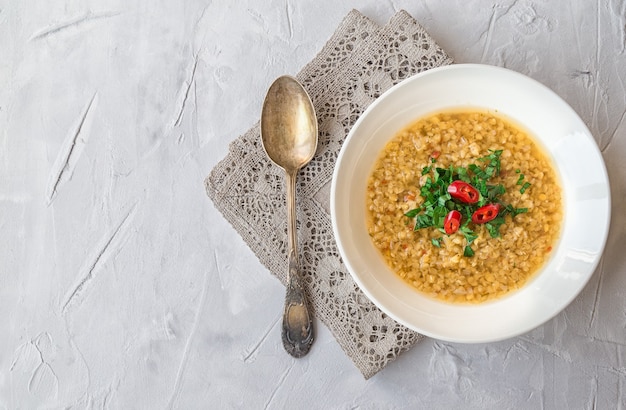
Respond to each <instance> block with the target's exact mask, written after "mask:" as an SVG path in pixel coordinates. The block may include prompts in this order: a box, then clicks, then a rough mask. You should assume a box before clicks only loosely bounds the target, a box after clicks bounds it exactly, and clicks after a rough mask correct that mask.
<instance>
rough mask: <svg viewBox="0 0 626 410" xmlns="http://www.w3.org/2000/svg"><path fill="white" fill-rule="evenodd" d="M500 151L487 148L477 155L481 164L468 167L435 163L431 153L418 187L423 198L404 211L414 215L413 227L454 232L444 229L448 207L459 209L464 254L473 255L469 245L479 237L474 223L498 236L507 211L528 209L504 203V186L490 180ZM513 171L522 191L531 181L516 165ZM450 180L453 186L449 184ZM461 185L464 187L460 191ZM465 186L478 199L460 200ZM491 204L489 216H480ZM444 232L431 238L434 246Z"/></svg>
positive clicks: (497, 172)
mask: <svg viewBox="0 0 626 410" xmlns="http://www.w3.org/2000/svg"><path fill="white" fill-rule="evenodd" d="M501 155H502V150H489V153H488V155H486V156H484V157H481V158H479V159H478V161H479V163H480V165H479V164H470V165H469V166H467V167H455V166H453V165H450V166H449V167H448V168H441V167H438V166H436V165H435V163H436V159H435V158H432V157H431V158H430V162H431V163H430V165H429V166H426V167H424V168H423V169H422V176H426V180H425V183H424V184H423V185H422V187H421V189H420V195H421V197H422V199H423V202H422V204H421V205H420V207H419V208H415V209H412V210H410V211H408V212H406V213H405V214H404V215H405V216H407V217H408V218H412V219H413V218H414V220H415V225H414V230H419V229H425V228H435V229H438V230H439V231H441V232H442V234H443V235H454V233H451V234H447V233H446V231H445V230H444V219H445V218H446V216H447V215H448V213H450V212H451V211H458V212H460V214H461V223H460V226H459V227H458V233H460V234H461V235H463V237H464V238H465V248H464V251H463V255H464V256H467V257H471V256H473V255H474V250H473V249H472V246H471V245H472V243H473V242H474V240H475V239H476V238H478V235H477V234H476V232H474V229H475V228H476V224H477V223H481V224H483V225H485V228H486V229H487V231H488V232H489V235H490V236H491V237H492V238H498V237H500V227H501V226H502V225H503V224H504V223H505V222H506V216H507V215H510V216H511V217H512V218H514V217H515V216H517V215H519V214H522V213H526V212H528V208H516V207H514V206H513V205H511V204H506V203H504V202H503V201H502V195H504V194H505V193H506V188H505V187H504V185H502V184H499V183H494V182H493V181H492V180H493V179H494V178H495V177H498V176H500V170H501V163H500V156H501ZM515 172H516V173H517V174H519V178H518V181H517V185H521V189H520V193H522V194H523V193H524V192H525V191H526V190H527V189H528V188H529V187H530V183H529V182H524V174H522V173H521V171H520V170H519V169H517V170H515ZM461 181H462V182H461ZM451 184H452V185H453V187H450V185H451ZM468 185H469V187H468ZM464 187H465V188H464ZM452 188H454V189H452ZM463 189H465V190H466V191H465V192H459V190H463ZM467 190H474V191H473V192H474V193H475V192H476V191H477V192H478V194H479V197H478V200H477V201H476V196H475V195H474V197H473V198H474V199H473V201H474V202H472V201H470V200H469V197H467V200H463V198H464V197H463V193H465V194H467V193H468V192H467ZM450 193H452V195H454V197H453V196H452V195H451V194H450ZM470 202H471V203H470ZM494 206H495V207H496V208H494ZM490 207H491V208H492V209H495V210H496V211H493V212H492V213H491V214H489V216H488V217H487V218H488V219H481V218H485V216H484V215H486V214H485V212H487V211H486V210H487V209H488V208H490ZM481 212H482V213H483V215H482V216H481V215H479V216H478V217H477V216H476V215H477V214H480V213H481ZM457 217H458V214H457ZM473 219H474V221H473ZM457 226H458V225H457ZM447 232H451V231H447ZM443 235H442V236H440V237H437V238H431V243H432V244H433V246H436V247H438V248H440V247H441V246H443V245H444V242H443V238H444V236H443Z"/></svg>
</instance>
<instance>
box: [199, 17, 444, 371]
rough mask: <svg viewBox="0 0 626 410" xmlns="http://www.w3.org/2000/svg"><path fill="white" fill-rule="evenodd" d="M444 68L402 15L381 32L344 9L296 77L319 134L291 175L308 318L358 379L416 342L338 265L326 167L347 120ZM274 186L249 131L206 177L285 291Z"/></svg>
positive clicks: (278, 193) (283, 235)
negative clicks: (311, 153)
mask: <svg viewBox="0 0 626 410" xmlns="http://www.w3.org/2000/svg"><path fill="white" fill-rule="evenodd" d="M450 63H452V59H451V58H450V57H449V56H448V55H447V54H446V53H445V52H444V51H443V50H442V49H441V48H439V46H437V44H436V43H435V42H434V41H433V40H432V39H431V38H430V36H429V35H428V33H426V31H425V30H424V29H423V28H422V27H421V26H420V25H419V24H418V23H417V22H416V21H415V20H414V19H413V18H412V17H411V16H410V15H409V14H408V13H406V12H405V11H401V12H398V13H397V14H396V15H394V16H393V18H392V19H391V20H390V21H389V22H388V23H387V24H386V25H385V26H383V27H380V26H379V25H377V24H376V23H374V22H372V21H371V20H369V19H368V18H366V17H365V16H363V15H362V14H360V13H359V12H358V11H355V10H353V11H352V12H350V13H349V14H348V15H347V16H346V17H345V19H344V20H343V21H342V23H341V25H340V26H339V27H338V29H337V31H336V32H335V33H334V34H333V36H332V37H331V38H330V39H329V40H328V42H327V44H326V45H325V46H324V48H323V49H322V50H321V51H320V53H319V54H318V55H317V56H316V57H315V58H314V59H313V61H311V62H310V63H309V64H308V65H307V66H306V67H304V68H303V69H302V71H300V73H298V74H297V78H298V79H299V80H300V81H301V82H302V84H303V85H304V87H305V88H306V89H307V91H308V92H309V94H310V95H311V99H312V100H313V104H314V106H315V110H316V113H317V118H318V123H319V131H320V133H319V143H318V149H317V153H316V155H315V157H314V158H313V160H312V161H311V163H309V165H307V166H306V167H305V168H304V169H303V170H302V171H301V172H300V174H299V175H298V183H297V219H298V245H299V253H300V263H301V269H302V275H303V277H304V280H305V282H306V284H307V286H308V292H309V299H310V300H311V303H312V306H313V309H314V315H315V317H316V318H319V319H320V320H321V321H322V322H323V323H324V324H325V325H326V326H328V328H329V329H330V330H331V332H332V333H333V335H334V336H335V338H336V339H337V342H338V343H339V344H340V345H341V347H342V348H343V350H344V351H345V352H346V354H347V355H348V356H349V357H350V359H352V361H353V362H354V364H355V365H356V366H357V368H358V369H359V370H360V371H361V372H362V373H363V376H364V377H365V378H369V377H371V376H372V375H374V374H375V373H376V372H378V371H379V370H381V369H382V368H384V367H385V366H386V365H387V364H388V363H389V362H391V361H393V360H394V359H395V358H396V357H398V355H400V354H401V353H402V352H404V351H406V350H407V349H409V348H410V347H411V346H412V345H413V344H415V343H416V342H417V341H419V340H420V339H421V335H419V334H417V333H415V332H413V331H411V330H409V329H407V328H406V327H404V326H402V325H400V324H398V323H397V322H395V321H394V320H392V319H391V318H390V317H388V316H387V315H385V314H384V313H382V312H381V311H380V310H379V309H378V308H376V306H374V305H373V304H372V303H371V302H370V301H369V300H368V299H367V297H365V296H364V294H363V293H362V292H361V291H360V290H359V288H358V287H357V285H356V284H355V283H354V281H353V280H352V278H351V276H350V274H349V273H348V271H347V270H346V268H345V266H344V265H343V263H342V261H341V257H340V256H339V253H338V251H337V246H336V244H335V240H334V238H333V232H332V226H331V220H330V213H329V201H330V196H329V192H330V181H331V178H332V173H333V168H334V166H335V160H336V158H337V154H338V153H339V150H340V149H341V144H342V143H343V141H344V139H345V137H346V135H347V134H348V131H349V130H350V128H351V127H352V125H353V124H354V122H355V121H356V119H357V118H358V117H359V116H360V115H361V114H362V113H363V111H364V110H365V109H366V108H367V106H368V105H370V104H371V103H372V102H373V101H374V100H375V99H376V98H377V97H379V96H380V95H381V94H382V93H383V92H384V91H385V90H387V89H388V88H390V87H391V86H392V85H394V84H396V83H398V82H399V81H401V80H403V79H405V78H407V77H410V76H411V75H413V74H415V73H419V72H421V71H424V70H427V69H429V68H433V67H438V66H442V65H446V64H450ZM259 114H260V113H259ZM283 181H284V176H283V171H282V169H279V168H278V167H276V166H275V165H273V164H272V163H271V162H270V161H269V159H267V157H266V155H265V152H264V151H263V147H262V145H261V140H260V136H259V126H258V123H257V125H256V126H254V127H253V128H251V129H250V130H249V131H248V132H246V133H245V134H244V135H242V136H240V137H239V138H237V139H236V140H235V141H233V142H232V144H231V145H230V150H229V153H228V155H227V157H226V158H224V159H223V160H222V161H221V162H220V163H219V164H217V166H216V167H215V168H214V169H213V170H212V172H211V174H210V175H209V176H208V178H207V180H206V189H207V193H208V195H209V197H210V198H211V199H212V200H213V202H214V204H215V206H216V207H217V209H219V210H220V212H222V214H223V215H224V217H225V218H226V219H227V220H228V221H229V222H230V223H231V224H232V226H233V227H234V228H235V230H236V231H237V232H238V233H239V234H240V235H241V236H242V237H243V239H244V240H245V241H246V243H247V244H248V246H250V248H251V249H252V250H253V251H254V253H255V254H256V255H257V257H258V258H259V260H260V261H261V263H262V264H263V265H265V266H266V267H267V268H268V269H269V271H270V272H271V273H272V274H274V275H275V276H277V277H278V279H280V281H281V282H282V283H283V284H285V283H286V274H287V253H286V250H287V225H286V219H287V218H286V210H285V189H284V182H283ZM314 350H315V345H314V346H313V351H314Z"/></svg>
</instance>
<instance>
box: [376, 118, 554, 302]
mask: <svg viewBox="0 0 626 410" xmlns="http://www.w3.org/2000/svg"><path fill="white" fill-rule="evenodd" d="M494 150H501V154H500V160H501V168H500V173H499V175H498V176H497V177H496V178H495V179H497V180H498V183H499V184H501V185H503V186H504V188H505V190H506V191H505V192H504V193H503V194H502V200H503V201H504V202H506V203H508V204H512V205H513V206H514V207H517V208H524V209H525V210H527V212H525V213H520V214H517V215H515V216H514V217H511V215H508V216H507V217H506V222H505V223H504V224H502V225H501V226H500V227H499V237H492V235H490V233H489V232H488V230H487V228H486V227H485V225H481V224H477V225H472V229H473V233H474V234H475V235H476V238H475V239H474V240H473V242H472V248H473V251H472V253H473V255H472V256H464V249H465V248H466V246H468V244H467V238H466V237H464V236H463V235H461V234H460V232H456V233H452V234H450V235H448V234H446V233H445V232H442V230H440V229H436V228H429V229H414V222H413V221H412V220H411V219H410V218H409V217H407V216H405V215H404V214H405V213H406V212H408V211H410V210H412V209H415V208H419V207H420V206H421V205H422V202H423V198H422V197H421V195H420V189H421V187H422V186H423V185H424V184H425V183H426V179H427V178H428V176H427V175H423V172H422V171H423V170H424V169H425V167H429V166H430V165H432V164H433V163H434V162H436V165H437V166H438V167H442V168H446V167H450V166H451V165H452V166H454V167H467V166H469V165H470V164H475V163H479V159H480V158H483V157H484V156H485V155H486V154H487V153H488V152H493V151H494ZM434 158H436V160H434ZM520 174H522V176H523V178H524V183H525V184H526V187H527V189H520V188H521V187H520V180H521V179H522V178H521V177H520ZM366 207H367V209H366V215H367V221H366V223H367V229H368V232H369V235H370V237H371V239H372V241H373V243H374V245H375V246H376V248H378V250H379V251H380V253H381V254H382V256H383V257H384V259H385V261H386V263H387V265H388V266H389V267H390V268H391V269H392V270H393V271H394V272H395V273H396V274H397V275H399V276H400V277H401V278H402V279H403V280H404V281H406V282H407V283H409V284H410V285H411V286H413V287H414V288H416V289H417V290H419V291H421V292H423V293H425V294H427V295H430V296H432V297H434V298H437V299H440V300H444V301H447V302H454V303H480V302H484V301H487V300H492V299H495V298H498V297H501V296H503V295H505V294H507V293H509V292H511V291H513V290H516V289H519V288H521V287H522V286H523V285H524V284H525V283H527V282H528V280H529V279H530V278H531V277H532V276H533V274H534V273H536V272H537V271H538V270H539V269H540V268H541V267H542V266H543V265H544V264H545V262H546V261H547V260H548V258H549V256H550V253H551V250H552V247H553V246H554V245H555V242H556V240H557V238H558V236H559V232H560V227H561V221H562V216H563V209H562V198H561V188H560V185H559V182H558V178H557V175H556V172H555V170H554V168H553V166H552V164H551V160H550V159H549V158H548V156H547V155H546V154H545V153H544V152H543V150H542V149H541V148H540V147H539V146H538V145H537V144H536V143H535V141H534V140H533V139H531V138H530V137H529V135H528V134H527V133H526V132H525V131H523V130H522V129H521V128H519V127H517V126H514V125H513V124H512V123H511V122H510V121H508V120H506V119H505V118H503V117H500V116H498V115H494V114H493V113H487V112H482V111H451V112H440V113H436V114H434V115H430V116H428V117H425V118H422V119H420V120H419V121H417V122H415V123H414V124H411V125H410V126H408V127H407V128H405V129H403V130H402V131H400V132H399V133H398V134H397V135H396V136H394V138H393V139H392V140H391V141H390V142H388V143H387V145H386V146H385V148H384V149H383V151H382V152H381V154H380V156H379V158H378V160H377V161H376V163H375V165H374V167H373V170H372V173H371V175H370V177H369V179H368V185H367V195H366ZM435 244H436V246H435Z"/></svg>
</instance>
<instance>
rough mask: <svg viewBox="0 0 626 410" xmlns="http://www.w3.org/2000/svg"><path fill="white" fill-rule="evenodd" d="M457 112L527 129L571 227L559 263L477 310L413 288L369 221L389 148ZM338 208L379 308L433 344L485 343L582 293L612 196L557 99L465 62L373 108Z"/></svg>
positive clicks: (345, 238) (342, 166) (422, 77)
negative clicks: (421, 122)
mask: <svg viewBox="0 0 626 410" xmlns="http://www.w3.org/2000/svg"><path fill="white" fill-rule="evenodd" d="M455 107H476V108H482V109H488V110H492V111H497V112H499V113H501V114H503V115H504V116H505V117H508V118H510V119H512V120H513V121H514V122H517V123H519V124H521V125H522V126H523V127H524V128H526V130H528V131H529V132H530V133H531V136H534V137H535V138H536V139H538V140H539V142H540V144H541V145H543V146H544V148H545V149H546V150H547V151H548V152H549V153H550V154H551V156H552V159H553V162H554V164H555V166H556V168H557V172H558V174H559V176H560V179H561V182H562V185H563V186H562V188H563V200H564V205H565V212H564V218H563V226H562V229H561V238H560V240H559V242H558V244H557V246H556V248H555V249H554V250H553V254H552V256H551V259H550V260H549V261H548V262H547V263H546V265H544V267H543V269H542V270H541V271H540V272H539V273H538V274H537V275H535V276H534V278H533V279H532V280H530V281H529V282H528V283H527V284H526V285H525V286H524V287H523V288H522V289H520V290H518V291H516V292H512V293H511V294H510V295H508V296H505V297H502V298H500V299H497V300H495V301H492V302H486V303H482V304H477V305H461V304H450V303H446V302H443V301H438V300H434V299H433V298H430V297H428V296H425V295H423V294H421V293H419V292H418V291H417V290H415V289H414V288H412V287H411V286H410V285H408V284H407V283H405V282H404V281H403V280H402V279H401V278H400V277H398V276H397V275H396V274H395V273H394V272H392V271H391V270H390V268H389V267H388V266H387V265H386V263H385V261H384V260H383V257H382V256H381V255H380V253H379V251H378V250H377V249H376V248H375V247H374V245H373V244H372V242H371V240H370V237H369V235H368V232H367V227H366V223H365V221H366V209H365V192H366V184H367V179H368V177H369V175H370V172H371V170H372V167H373V164H374V162H375V160H376V159H377V158H378V156H379V154H380V152H381V150H382V149H383V147H384V145H385V143H386V142H387V141H389V140H390V139H391V138H392V137H393V136H394V135H395V134H396V133H397V132H398V131H399V130H401V129H402V128H404V127H406V126H407V125H409V124H410V123H412V122H414V121H415V120H417V119H418V118H420V117H422V116H424V115H427V114H430V113H432V112H436V111H441V110H444V109H448V108H455ZM330 206H331V216H332V223H333V231H334V234H335V239H336V241H337V245H338V247H339V251H340V253H341V256H342V258H343V261H344V263H345V264H346V267H347V268H348V270H349V271H350V273H351V274H352V277H353V278H354V280H355V281H356V283H357V284H358V285H359V287H360V288H361V290H362V291H363V292H364V293H365V294H366V295H367V296H368V297H369V299H371V300H372V301H373V302H374V304H376V305H377V306H378V307H379V308H380V309H381V310H382V311H383V312H385V313H386V314H388V315H389V316H391V317H392V318H394V319H395V320H396V321H398V322H400V323H402V324H404V325H405V326H407V327H409V328H411V329H414V330H416V331H417V332H419V333H422V334H424V335H426V336H430V337H433V338H437V339H441V340H446V341H453V342H461V343H477V342H490V341H497V340H502V339H506V338H510V337H513V336H517V335H520V334H522V333H525V332H527V331H529V330H531V329H533V328H535V327H537V326H539V325H541V324H543V323H545V322H546V321H548V320H549V319H551V318H552V317H554V316H555V315H556V314H558V313H559V312H560V311H561V310H562V309H564V308H565V307H566V306H567V305H568V304H569V303H570V302H571V301H572V300H573V299H574V298H575V297H576V295H578V293H579V292H580V291H581V290H582V289H583V287H584V286H585V284H586V283H587V281H588V280H589V278H590V277H591V275H592V274H593V272H594V270H595V268H596V266H597V264H598V262H599V260H600V257H601V254H602V251H603V249H604V245H605V242H606V237H607V234H608V228H609V219H610V190H609V182H608V177H607V173H606V167H605V165H604V161H603V159H602V156H601V154H600V151H599V149H598V147H597V145H596V142H595V141H594V139H593V137H592V135H591V133H590V132H589V130H588V129H587V127H586V126H585V124H584V123H583V121H582V120H581V119H580V118H579V117H578V115H576V113H575V112H574V110H573V109H572V108H571V107H570V106H568V105H567V103H565V102H564V101H563V100H562V99H561V98H559V97H558V96H557V95H556V94H555V93H554V92H552V91H551V90H550V89H548V88H546V87H545V86H543V85H542V84H540V83H538V82H537V81H535V80H532V79H530V78H528V77H526V76H524V75H522V74H519V73H516V72H514V71H510V70H507V69H504V68H499V67H493V66H486V65H476V64H458V65H451V66H447V67H442V68H436V69H432V70H428V71H426V72H424V73H421V74H418V75H415V76H413V77H411V78H409V79H407V80H405V81H403V82H402V83H400V84H398V85H396V86H394V87H393V88H391V89H390V90H388V91H387V92H386V93H384V94H383V95H382V96H381V97H380V98H378V99H377V100H376V101H375V102H374V103H373V104H372V105H370V107H369V108H368V109H367V110H366V111H365V112H364V113H363V115H362V116H361V117H360V118H359V119H358V121H357V122H356V123H355V124H354V127H353V128H352V130H351V131H350V133H349V135H348V137H347V138H346V141H345V143H344V145H343V147H342V149H341V152H340V154H339V157H338V159H337V164H336V166H335V170H334V174H333V180H332V190H331V205H330Z"/></svg>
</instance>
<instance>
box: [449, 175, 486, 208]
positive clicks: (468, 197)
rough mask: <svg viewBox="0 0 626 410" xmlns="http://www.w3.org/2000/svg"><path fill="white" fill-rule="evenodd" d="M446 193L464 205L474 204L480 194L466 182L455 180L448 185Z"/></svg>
mask: <svg viewBox="0 0 626 410" xmlns="http://www.w3.org/2000/svg"><path fill="white" fill-rule="evenodd" d="M448 193H449V194H450V196H451V197H452V198H454V199H458V200H459V201H461V202H464V203H466V204H475V203H476V202H478V200H479V199H480V193H479V192H478V190H477V189H476V188H474V187H473V186H471V185H470V184H468V183H467V182H464V181H460V180H456V181H454V182H452V183H451V184H450V185H448Z"/></svg>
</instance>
